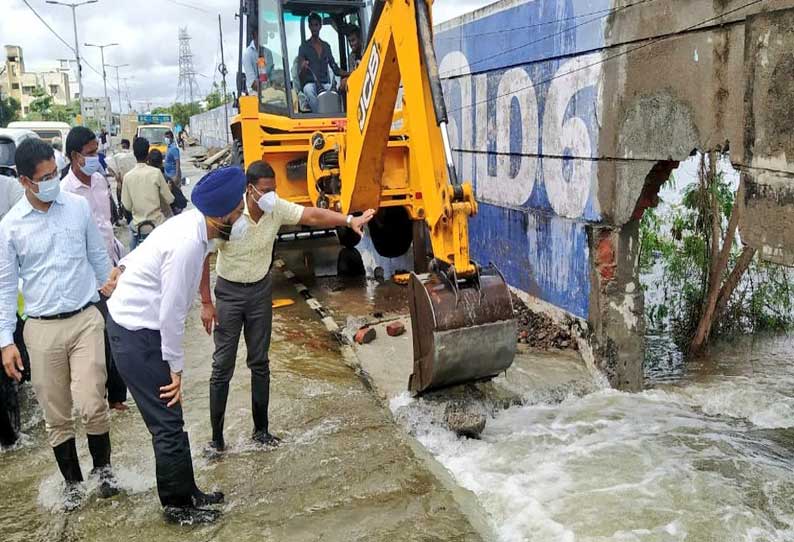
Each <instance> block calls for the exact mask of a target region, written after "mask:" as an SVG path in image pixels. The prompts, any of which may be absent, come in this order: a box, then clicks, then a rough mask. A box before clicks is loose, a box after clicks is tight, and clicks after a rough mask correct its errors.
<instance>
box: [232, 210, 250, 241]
mask: <svg viewBox="0 0 794 542" xmlns="http://www.w3.org/2000/svg"><path fill="white" fill-rule="evenodd" d="M247 231H248V219H246V218H245V216H240V218H238V219H237V220H236V221H235V222H234V224H232V231H231V233H230V234H229V241H239V240H240V239H242V238H243V237H245V232H247Z"/></svg>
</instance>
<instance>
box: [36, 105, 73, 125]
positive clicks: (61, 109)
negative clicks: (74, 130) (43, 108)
mask: <svg viewBox="0 0 794 542" xmlns="http://www.w3.org/2000/svg"><path fill="white" fill-rule="evenodd" d="M79 114H80V103H79V102H77V101H71V102H69V105H59V104H55V105H53V106H52V108H51V109H50V114H49V116H48V118H47V119H45V120H52V121H57V122H67V123H69V124H74V121H75V119H76V118H77V115H79Z"/></svg>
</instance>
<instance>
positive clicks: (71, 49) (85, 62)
mask: <svg viewBox="0 0 794 542" xmlns="http://www.w3.org/2000/svg"><path fill="white" fill-rule="evenodd" d="M22 3H23V4H25V5H26V6H27V7H28V9H30V11H32V12H33V15H35V16H36V18H37V19H38V20H39V21H41V23H42V24H43V25H44V26H46V27H47V30H49V31H50V32H52V34H53V35H54V36H55V37H56V38H58V39H59V40H60V41H61V42H63V44H64V45H66V47H68V48H69V50H70V51H71V52H72V53H74V47H72V46H71V45H69V43H68V42H67V41H66V40H65V39H63V38H62V37H61V36H60V34H58V33H57V32H56V31H55V30H53V28H52V27H51V26H50V25H49V24H48V23H47V21H46V20H44V18H43V17H42V16H41V15H39V13H38V12H37V11H36V10H35V9H34V8H33V6H31V5H30V3H28V0H22ZM80 63H81V64H85V65H86V66H87V67H88V68H89V69H90V70H91V71H93V72H94V73H96V74H97V75H99V76H100V77H101V76H102V72H101V71H99V70H98V69H96V68H95V67H94V66H92V65H91V64H90V63H89V62H88V61H87V60H86V59H85V58H80ZM77 69H78V70H79V69H80V68H79V66H78V68H77ZM109 86H110V87H111V88H112V89H113V90H114V91H115V90H117V89H116V87H114V86H113V85H112V84H110V85H109Z"/></svg>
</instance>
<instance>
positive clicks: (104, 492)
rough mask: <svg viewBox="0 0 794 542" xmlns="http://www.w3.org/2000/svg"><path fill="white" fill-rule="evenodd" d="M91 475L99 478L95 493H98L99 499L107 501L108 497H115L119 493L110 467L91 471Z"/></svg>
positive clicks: (117, 484) (116, 481)
mask: <svg viewBox="0 0 794 542" xmlns="http://www.w3.org/2000/svg"><path fill="white" fill-rule="evenodd" d="M91 475H97V476H99V486H97V492H98V493H99V498H100V499H109V498H110V497H115V496H116V495H118V494H119V492H120V491H121V490H120V489H119V483H118V480H116V477H115V476H114V475H113V471H112V470H111V468H110V465H108V466H106V467H100V468H98V469H93V470H92V471H91Z"/></svg>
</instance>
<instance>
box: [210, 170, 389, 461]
mask: <svg viewBox="0 0 794 542" xmlns="http://www.w3.org/2000/svg"><path fill="white" fill-rule="evenodd" d="M246 181H247V186H246V193H245V211H244V212H243V218H242V220H241V221H239V222H238V223H236V224H235V227H234V229H233V230H232V232H231V234H232V235H231V237H232V238H231V239H230V240H229V241H227V242H225V243H222V244H220V245H219V246H218V260H217V264H216V268H215V270H216V272H217V274H218V280H217V282H216V284H215V299H216V302H217V312H216V308H215V306H214V305H213V303H212V296H211V294H210V280H209V260H206V261H205V262H204V273H203V275H202V277H201V286H200V292H201V302H202V309H201V320H202V322H203V324H204V328H205V329H206V331H207V333H212V329H213V323H214V324H215V331H214V335H213V338H214V341H215V353H214V354H213V357H212V376H211V377H210V422H211V424H212V441H211V442H210V444H209V452H210V453H213V454H214V453H218V452H222V451H223V450H224V448H225V442H224V439H223V424H224V417H225V413H226V400H227V397H228V395H229V381H230V380H231V378H232V374H233V373H234V364H235V359H236V358H237V345H238V343H239V341H240V333H241V332H243V331H244V333H245V345H246V348H247V350H248V358H247V360H246V362H247V365H248V368H249V369H250V370H251V395H252V397H251V410H252V414H253V418H254V431H253V435H252V438H253V440H254V441H255V442H257V443H259V444H262V445H264V446H277V445H278V443H279V442H280V439H279V438H278V437H276V436H274V435H272V434H271V433H270V428H269V423H268V405H269V402H270V362H269V360H268V349H269V348H270V330H271V325H272V317H273V312H272V281H271V278H270V264H271V255H272V254H273V244H274V243H275V240H276V236H277V235H278V231H279V228H281V226H283V225H290V226H293V225H297V224H302V225H305V226H314V227H317V228H333V227H338V226H347V227H349V228H352V229H353V230H355V231H356V232H357V233H358V234H359V235H362V234H363V228H364V226H365V225H366V224H367V222H369V221H370V220H371V219H372V217H373V216H374V214H375V211H373V210H372V209H370V210H368V211H366V212H365V213H364V214H363V215H362V216H359V217H353V216H350V215H348V216H345V215H343V214H341V213H337V212H334V211H330V210H327V209H319V208H316V207H302V206H300V205H296V204H294V203H291V202H289V201H287V200H283V199H280V198H279V197H278V196H277V195H276V175H275V173H274V172H273V168H271V167H270V165H268V164H267V163H266V162H263V161H261V160H260V161H257V162H253V163H252V164H251V165H250V166H248V171H247V172H246Z"/></svg>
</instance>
